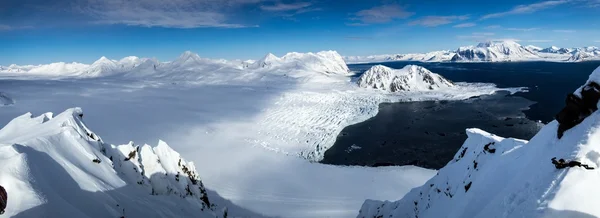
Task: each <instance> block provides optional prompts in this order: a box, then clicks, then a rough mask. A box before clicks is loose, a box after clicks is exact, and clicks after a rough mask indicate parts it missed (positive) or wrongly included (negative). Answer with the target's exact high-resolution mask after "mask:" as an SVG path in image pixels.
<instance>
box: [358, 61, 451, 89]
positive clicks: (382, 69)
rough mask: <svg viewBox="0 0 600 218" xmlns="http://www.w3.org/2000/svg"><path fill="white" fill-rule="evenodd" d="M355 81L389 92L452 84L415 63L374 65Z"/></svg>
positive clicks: (367, 86) (434, 87)
mask: <svg viewBox="0 0 600 218" xmlns="http://www.w3.org/2000/svg"><path fill="white" fill-rule="evenodd" d="M357 83H358V86H359V87H363V88H373V89H379V90H384V91H389V92H400V91H430V90H436V89H443V88H450V87H453V86H454V84H453V83H452V82H450V81H448V80H447V79H445V78H444V77H442V76H440V75H439V74H436V73H432V72H431V71H429V70H427V69H425V68H424V67H421V66H416V65H408V66H405V67H404V68H402V69H392V68H389V67H386V66H383V65H375V66H373V67H371V69H369V70H367V71H366V72H365V73H364V74H363V75H362V76H360V78H359V79H358V82H357Z"/></svg>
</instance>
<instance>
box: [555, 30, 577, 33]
mask: <svg viewBox="0 0 600 218" xmlns="http://www.w3.org/2000/svg"><path fill="white" fill-rule="evenodd" d="M552 31H554V32H557V33H574V32H577V31H575V30H552Z"/></svg>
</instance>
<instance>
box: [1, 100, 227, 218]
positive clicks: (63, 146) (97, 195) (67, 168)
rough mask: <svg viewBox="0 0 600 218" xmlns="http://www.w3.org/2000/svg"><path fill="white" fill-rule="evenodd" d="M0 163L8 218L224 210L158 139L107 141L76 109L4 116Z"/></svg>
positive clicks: (188, 214) (193, 213) (196, 213)
mask: <svg viewBox="0 0 600 218" xmlns="http://www.w3.org/2000/svg"><path fill="white" fill-rule="evenodd" d="M0 165H1V166H2V167H1V168H0V185H2V186H3V187H4V188H5V189H6V190H7V192H8V196H9V197H8V199H9V200H8V206H7V208H6V213H7V215H8V217H11V216H23V217H64V216H74V217H122V216H125V217H152V216H168V217H170V216H175V217H191V216H194V217H198V216H199V217H215V216H217V217H218V216H221V215H222V213H221V211H219V210H217V206H215V205H213V203H211V201H210V200H209V199H208V196H207V192H206V189H205V188H204V185H203V184H202V181H201V180H200V178H199V176H198V173H197V172H196V170H195V167H194V164H193V163H191V162H187V161H185V159H183V158H182V157H181V156H180V155H179V153H177V152H175V151H174V150H173V149H171V148H170V147H169V146H168V145H167V144H166V143H164V142H162V141H160V142H159V144H158V146H155V147H152V146H149V145H136V144H134V143H133V142H131V143H129V144H126V145H111V144H107V143H105V142H103V140H102V139H101V138H100V137H99V136H98V135H96V134H95V133H94V132H92V131H91V130H90V129H88V128H87V127H86V125H85V124H84V122H83V112H82V110H81V109H79V108H72V109H68V110H66V111H65V112H63V113H61V114H59V115H57V116H55V117H54V116H53V114H52V113H45V114H42V115H40V116H38V117H33V116H32V114H30V113H27V114H25V115H22V116H20V117H17V118H15V119H13V120H12V121H10V122H9V123H8V124H7V125H6V126H5V127H4V128H2V129H1V130H0ZM157 195H160V196H157Z"/></svg>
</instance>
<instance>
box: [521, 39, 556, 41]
mask: <svg viewBox="0 0 600 218" xmlns="http://www.w3.org/2000/svg"><path fill="white" fill-rule="evenodd" d="M553 41H554V40H550V39H530V40H527V42H553Z"/></svg>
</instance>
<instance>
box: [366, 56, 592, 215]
mask: <svg viewBox="0 0 600 218" xmlns="http://www.w3.org/2000/svg"><path fill="white" fill-rule="evenodd" d="M591 82H596V83H598V82H600V67H599V68H597V69H596V70H595V71H594V72H592V73H591V74H590V76H589V79H588V81H587V82H586V83H585V84H590V83H591ZM582 89H583V86H582V88H579V89H577V90H575V92H574V93H573V94H574V95H576V96H581V92H582ZM599 123H600V112H599V111H595V112H593V113H592V114H591V115H590V116H588V117H586V118H584V120H583V121H582V122H581V123H579V124H577V125H576V126H575V127H573V128H571V129H569V130H567V131H566V132H564V136H562V137H561V138H558V136H557V130H558V126H559V123H558V122H557V121H556V120H555V121H552V122H550V123H548V124H547V125H546V126H544V127H543V128H542V129H541V130H540V131H539V132H538V133H537V134H536V135H535V136H534V137H533V138H532V139H531V140H529V141H525V140H519V139H512V138H503V137H500V136H496V135H493V134H490V133H487V132H485V131H483V130H480V129H467V130H466V131H467V134H468V139H467V140H466V141H465V142H464V144H463V146H462V147H461V148H460V149H459V151H458V152H457V153H456V155H455V157H454V159H453V160H451V161H450V162H448V164H447V165H446V166H445V167H443V168H442V169H440V170H439V172H438V173H437V174H436V176H434V177H433V178H431V179H430V180H429V181H427V182H426V183H425V184H424V185H423V186H421V187H417V188H415V189H413V190H411V191H410V192H409V193H408V194H406V195H405V196H404V197H402V198H401V199H400V200H398V201H395V202H390V201H377V200H367V201H365V203H364V204H363V206H362V208H361V209H360V211H359V215H358V216H357V217H423V218H427V217H490V216H493V217H598V216H600V210H598V209H597V207H596V205H597V204H598V200H597V198H596V196H597V195H598V193H597V192H598V191H597V189H595V188H594V187H595V186H596V185H597V184H598V182H599V180H600V176H599V174H598V173H597V171H598V167H599V166H600V149H598V147H597V144H598V143H599V140H600V132H599V131H598V130H599V128H598V126H599V125H598V124H599ZM555 157H556V158H557V159H566V160H576V161H579V162H580V163H582V164H586V165H589V166H590V167H592V168H595V169H586V168H584V167H577V166H574V167H568V168H563V169H559V168H558V167H555V165H554V164H553V163H552V161H551V159H552V158H555Z"/></svg>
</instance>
